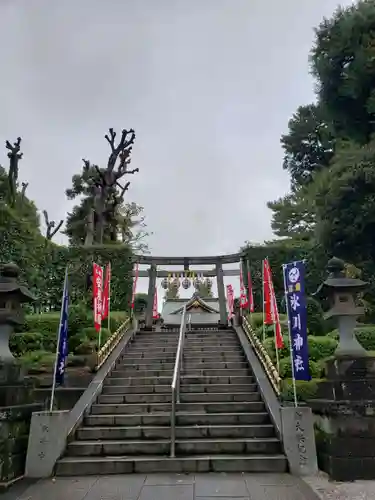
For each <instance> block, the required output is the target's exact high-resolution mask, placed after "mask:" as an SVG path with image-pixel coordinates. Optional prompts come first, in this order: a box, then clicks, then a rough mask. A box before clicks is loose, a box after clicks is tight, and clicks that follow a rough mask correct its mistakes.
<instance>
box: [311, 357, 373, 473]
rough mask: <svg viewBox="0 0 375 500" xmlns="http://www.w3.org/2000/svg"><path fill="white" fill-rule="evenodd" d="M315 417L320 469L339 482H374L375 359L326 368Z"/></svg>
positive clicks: (341, 359)
mask: <svg viewBox="0 0 375 500" xmlns="http://www.w3.org/2000/svg"><path fill="white" fill-rule="evenodd" d="M326 374H327V379H326V380H325V381H323V382H321V383H320V384H319V387H318V393H317V398H316V399H314V400H311V401H309V405H310V406H311V408H312V410H313V412H314V414H315V426H316V431H317V432H316V442H317V449H318V461H319V467H320V468H321V469H322V470H324V471H325V472H327V473H328V474H329V476H330V477H331V478H332V479H334V480H336V481H350V480H356V479H375V357H372V356H364V357H357V358H354V357H350V356H343V357H339V358H335V359H332V360H330V361H328V362H327V364H326Z"/></svg>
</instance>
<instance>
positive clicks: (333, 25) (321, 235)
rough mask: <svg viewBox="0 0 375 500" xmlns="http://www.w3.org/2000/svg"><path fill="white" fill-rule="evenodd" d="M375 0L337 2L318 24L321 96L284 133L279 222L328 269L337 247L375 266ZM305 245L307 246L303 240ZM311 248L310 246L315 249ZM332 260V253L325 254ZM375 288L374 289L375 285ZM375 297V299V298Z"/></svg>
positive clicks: (275, 215) (369, 268)
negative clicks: (285, 187)
mask: <svg viewBox="0 0 375 500" xmlns="http://www.w3.org/2000/svg"><path fill="white" fill-rule="evenodd" d="M374 54H375V2H373V1H372V0H362V1H359V2H357V3H356V4H354V5H352V6H350V7H347V8H342V7H340V8H338V9H337V10H336V11H335V12H334V13H333V15H332V17H331V18H329V19H323V21H322V22H321V24H320V25H319V26H318V28H317V29H316V31H315V42H314V46H313V48H312V50H311V55H310V63H311V70H312V74H313V75H314V77H315V79H316V98H317V100H316V102H315V103H314V104H308V105H301V106H299V107H298V109H297V110H296V112H295V113H294V114H293V116H292V118H291V119H290V120H289V123H288V131H287V133H286V134H284V135H282V137H281V144H282V147H283V150H284V160H283V164H282V168H283V169H284V170H287V171H288V173H289V175H290V193H288V194H287V195H285V196H283V197H281V198H279V199H277V200H274V201H271V202H269V203H268V207H269V208H270V209H271V210H272V228H273V230H274V233H275V234H276V235H277V236H278V237H281V238H284V240H282V244H284V245H285V244H286V242H287V241H290V242H293V244H295V243H297V244H298V245H299V246H301V245H302V246H303V247H305V248H306V250H307V252H308V253H310V258H309V262H310V264H311V262H314V265H317V266H320V268H321V269H324V266H325V264H326V259H328V258H329V257H331V256H333V255H337V256H338V257H341V258H342V259H344V260H345V261H347V262H350V263H351V264H352V265H354V266H356V268H359V269H363V270H364V276H363V277H364V279H367V280H370V281H371V282H372V281H373V278H372V276H373V275H374V274H375V240H374V238H373V234H374V230H375V195H374V192H375V174H374V164H375V120H374V117H375V58H374ZM301 248H302V247H301ZM309 249H310V250H309ZM324 260H325V261H324ZM374 291H375V290H374ZM373 301H374V300H373Z"/></svg>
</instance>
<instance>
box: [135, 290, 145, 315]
mask: <svg viewBox="0 0 375 500" xmlns="http://www.w3.org/2000/svg"><path fill="white" fill-rule="evenodd" d="M147 303H148V295H147V293H136V294H135V297H134V312H135V313H139V312H141V311H145V310H146V308H147Z"/></svg>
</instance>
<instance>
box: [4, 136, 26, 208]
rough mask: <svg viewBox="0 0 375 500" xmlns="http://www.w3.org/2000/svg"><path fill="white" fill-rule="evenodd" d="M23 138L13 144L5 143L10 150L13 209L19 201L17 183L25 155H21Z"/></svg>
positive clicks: (10, 187) (9, 200)
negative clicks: (19, 163)
mask: <svg viewBox="0 0 375 500" xmlns="http://www.w3.org/2000/svg"><path fill="white" fill-rule="evenodd" d="M21 140H22V139H21V137H18V138H17V140H16V141H15V142H14V143H13V144H11V143H10V142H9V141H5V147H6V148H7V149H8V150H9V153H8V154H7V156H8V158H9V171H8V187H9V191H8V203H9V205H10V206H11V207H12V208H13V207H14V206H15V204H16V199H17V183H18V162H19V161H20V160H21V158H22V156H23V153H21Z"/></svg>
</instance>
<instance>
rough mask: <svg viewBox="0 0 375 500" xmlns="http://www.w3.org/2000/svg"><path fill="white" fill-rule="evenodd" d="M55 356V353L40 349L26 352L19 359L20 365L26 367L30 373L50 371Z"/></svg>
mask: <svg viewBox="0 0 375 500" xmlns="http://www.w3.org/2000/svg"><path fill="white" fill-rule="evenodd" d="M55 358H56V356H55V353H51V352H46V351H42V350H41V351H34V352H26V353H25V354H23V355H22V356H21V357H20V358H19V359H20V361H21V363H22V365H23V366H24V367H25V368H27V369H28V371H29V372H30V373H32V372H33V371H36V372H38V373H40V372H48V371H51V368H52V367H53V366H54V363H55Z"/></svg>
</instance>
